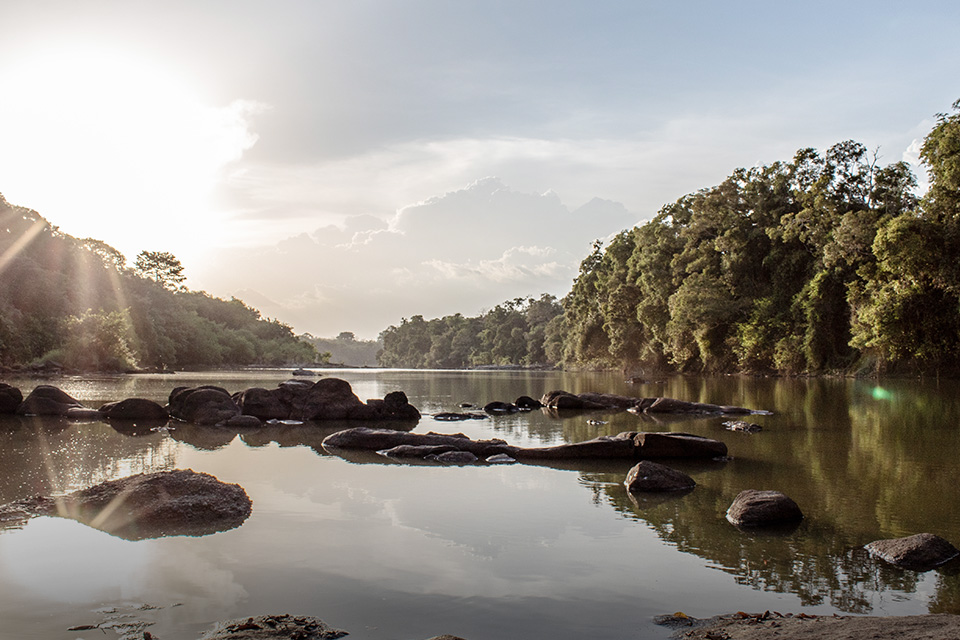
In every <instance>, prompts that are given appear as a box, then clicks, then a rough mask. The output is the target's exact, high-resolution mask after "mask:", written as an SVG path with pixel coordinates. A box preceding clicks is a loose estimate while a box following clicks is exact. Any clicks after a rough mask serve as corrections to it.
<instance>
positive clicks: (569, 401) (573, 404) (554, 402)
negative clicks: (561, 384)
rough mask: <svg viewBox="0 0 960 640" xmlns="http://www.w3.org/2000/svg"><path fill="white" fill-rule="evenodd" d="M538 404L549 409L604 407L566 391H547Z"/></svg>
mask: <svg viewBox="0 0 960 640" xmlns="http://www.w3.org/2000/svg"><path fill="white" fill-rule="evenodd" d="M540 403H541V404H542V405H543V406H544V407H547V408H549V409H576V410H583V409H604V408H605V407H604V405H602V404H598V403H594V402H591V401H588V400H584V399H583V398H581V397H580V396H576V395H574V394H572V393H570V392H568V391H548V392H547V393H545V394H543V397H542V398H540Z"/></svg>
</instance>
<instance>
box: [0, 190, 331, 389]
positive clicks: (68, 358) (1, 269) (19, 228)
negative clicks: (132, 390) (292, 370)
mask: <svg viewBox="0 0 960 640" xmlns="http://www.w3.org/2000/svg"><path fill="white" fill-rule="evenodd" d="M124 265H125V259H124V257H123V254H121V253H120V252H119V251H117V250H116V249H114V248H113V247H110V246H109V245H107V244H104V243H103V242H101V241H99V240H94V239H92V238H84V239H82V240H78V239H76V238H73V237H71V236H68V235H65V234H62V233H60V232H59V231H58V230H57V228H56V227H53V226H51V225H50V224H49V223H48V222H47V221H46V220H44V219H43V218H42V217H41V216H40V215H39V214H38V213H37V212H35V211H31V210H29V209H24V208H22V207H16V206H12V205H10V204H8V203H7V202H6V200H4V199H3V197H2V196H0V365H3V366H16V365H23V364H27V363H31V362H39V361H42V360H48V361H49V360H53V361H57V362H59V363H61V364H63V365H65V366H68V367H72V368H77V369H96V370H113V371H116V370H126V369H129V368H132V367H134V366H137V365H139V366H140V367H146V368H173V367H179V368H182V367H213V366H227V365H249V364H273V365H288V364H305V363H310V362H314V361H315V359H316V357H317V355H316V351H315V349H314V348H313V346H312V345H310V344H308V343H306V342H302V341H300V340H298V339H297V338H296V337H295V336H294V335H293V331H292V330H291V328H290V327H288V326H287V325H284V324H283V323H280V322H277V321H275V320H264V319H262V318H261V317H260V313H259V312H258V311H257V310H255V309H251V308H250V307H247V306H246V305H245V304H244V303H243V302H242V301H240V300H237V299H232V300H230V301H224V300H220V299H218V298H214V297H212V296H210V295H208V294H206V293H203V292H194V291H188V290H186V289H185V288H183V286H182V282H183V279H184V276H183V266H182V265H181V264H180V262H179V260H177V259H176V258H175V257H174V256H172V255H171V254H169V253H165V252H142V253H141V254H140V256H139V257H138V265H137V268H135V269H134V270H128V269H126V268H125V267H124Z"/></svg>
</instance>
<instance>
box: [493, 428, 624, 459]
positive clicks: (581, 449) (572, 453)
mask: <svg viewBox="0 0 960 640" xmlns="http://www.w3.org/2000/svg"><path fill="white" fill-rule="evenodd" d="M635 435H636V434H635V433H633V432H628V433H626V434H623V433H621V434H618V435H616V436H601V437H599V438H594V439H593V440H586V441H584V442H574V443H570V444H561V445H557V446H554V447H534V448H529V449H518V450H517V451H516V453H515V454H512V455H513V456H514V457H515V458H516V459H517V460H569V459H578V460H584V459H618V458H619V459H622V458H634V457H636V455H637V451H636V445H635V444H634V436H635Z"/></svg>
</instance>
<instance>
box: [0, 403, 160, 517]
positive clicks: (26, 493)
mask: <svg viewBox="0 0 960 640" xmlns="http://www.w3.org/2000/svg"><path fill="white" fill-rule="evenodd" d="M174 466H176V449H175V447H174V446H173V443H171V442H170V441H169V440H168V439H166V438H165V437H164V436H163V435H162V434H159V433H155V434H151V435H148V436H144V437H137V438H132V437H128V436H125V435H123V434H121V433H118V432H117V431H115V430H114V429H112V428H111V427H110V426H109V425H107V424H104V423H101V422H94V423H83V424H76V423H71V422H68V421H66V420H63V419H60V418H50V417H42V418H41V417H29V418H21V417H17V416H0V469H3V470H4V472H3V474H0V503H7V502H12V501H14V500H18V499H20V498H26V497H31V496H35V495H38V494H40V495H45V496H49V495H52V494H59V493H64V492H67V491H71V490H74V489H80V488H85V487H88V486H91V485H94V484H98V483H100V482H104V481H105V480H112V479H114V478H118V477H121V476H128V475H133V474H135V473H148V472H152V471H162V470H165V469H172V468H173V467H174Z"/></svg>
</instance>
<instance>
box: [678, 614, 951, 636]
mask: <svg viewBox="0 0 960 640" xmlns="http://www.w3.org/2000/svg"><path fill="white" fill-rule="evenodd" d="M671 617H673V616H671ZM671 626H673V625H671ZM691 627H692V628H691ZM673 638H675V639H677V640H680V639H682V640H771V639H773V638H775V639H776V640H825V639H828V638H829V640H863V639H864V638H871V639H874V640H952V639H957V638H960V616H958V615H952V614H947V613H937V614H927V615H917V616H836V615H834V616H807V615H800V616H790V617H788V616H780V615H776V614H771V613H769V612H767V613H766V614H755V615H749V614H743V613H742V612H741V613H736V614H732V615H725V616H717V617H715V618H709V619H706V620H695V619H692V618H691V619H690V625H689V626H678V627H677V631H676V633H674V635H673Z"/></svg>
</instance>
